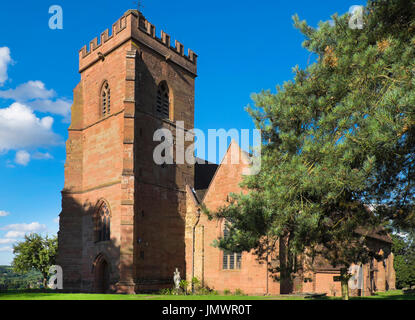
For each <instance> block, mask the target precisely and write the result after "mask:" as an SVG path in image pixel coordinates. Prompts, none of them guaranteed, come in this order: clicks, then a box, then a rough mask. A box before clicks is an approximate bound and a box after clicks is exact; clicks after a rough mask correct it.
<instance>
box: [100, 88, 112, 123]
mask: <svg viewBox="0 0 415 320" xmlns="http://www.w3.org/2000/svg"><path fill="white" fill-rule="evenodd" d="M110 113H111V90H110V86H109V84H108V82H107V81H105V82H104V84H103V85H102V89H101V115H102V116H103V117H105V116H107V115H109V114H110Z"/></svg>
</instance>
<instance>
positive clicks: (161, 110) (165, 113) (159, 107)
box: [156, 81, 170, 119]
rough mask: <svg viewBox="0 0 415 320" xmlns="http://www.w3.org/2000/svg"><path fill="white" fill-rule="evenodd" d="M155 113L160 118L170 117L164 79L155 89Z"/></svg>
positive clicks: (168, 94) (168, 97)
mask: <svg viewBox="0 0 415 320" xmlns="http://www.w3.org/2000/svg"><path fill="white" fill-rule="evenodd" d="M156 113H157V116H159V117H160V118H163V119H169V118H170V92H169V87H168V85H167V83H166V81H162V82H161V83H160V84H159V87H158V89H157V102H156Z"/></svg>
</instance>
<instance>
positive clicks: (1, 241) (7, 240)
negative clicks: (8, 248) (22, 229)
mask: <svg viewBox="0 0 415 320" xmlns="http://www.w3.org/2000/svg"><path fill="white" fill-rule="evenodd" d="M14 242H16V239H0V244H9V243H14Z"/></svg>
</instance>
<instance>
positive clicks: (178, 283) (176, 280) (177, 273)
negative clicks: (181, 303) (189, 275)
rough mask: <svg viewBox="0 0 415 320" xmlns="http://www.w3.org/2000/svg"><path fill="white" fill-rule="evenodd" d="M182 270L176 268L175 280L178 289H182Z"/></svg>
mask: <svg viewBox="0 0 415 320" xmlns="http://www.w3.org/2000/svg"><path fill="white" fill-rule="evenodd" d="M180 280H181V278H180V272H179V270H178V269H177V268H176V272H174V277H173V281H174V286H175V289H176V290H177V291H178V290H179V289H180Z"/></svg>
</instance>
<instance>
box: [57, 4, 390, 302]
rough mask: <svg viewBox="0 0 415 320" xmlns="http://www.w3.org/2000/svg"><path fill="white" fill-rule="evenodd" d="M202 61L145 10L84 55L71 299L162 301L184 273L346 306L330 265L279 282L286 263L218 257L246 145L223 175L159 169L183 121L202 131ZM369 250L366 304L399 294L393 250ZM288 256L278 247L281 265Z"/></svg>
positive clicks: (64, 261)
mask: <svg viewBox="0 0 415 320" xmlns="http://www.w3.org/2000/svg"><path fill="white" fill-rule="evenodd" d="M197 59H198V56H197V54H196V53H195V52H193V51H192V50H190V49H189V50H188V51H187V53H185V50H184V46H183V44H181V43H180V42H179V41H177V40H176V41H174V43H173V42H172V39H171V38H170V35H168V34H167V33H165V32H164V31H161V32H160V36H158V35H156V27H155V26H154V25H152V24H151V23H150V22H149V21H147V20H146V18H145V17H144V16H143V15H142V13H141V12H139V11H137V10H128V11H127V12H126V13H125V14H124V15H123V16H122V17H121V18H120V19H119V20H118V21H116V22H115V23H114V24H113V25H112V30H111V34H110V32H109V30H105V31H104V32H103V33H101V35H100V37H99V39H98V37H97V38H95V39H93V40H92V41H91V42H90V43H89V46H88V47H87V46H85V47H83V48H82V49H81V50H80V52H79V73H80V74H81V80H80V82H79V84H78V85H77V86H76V88H75V89H74V103H73V106H72V119H71V125H70V127H69V129H68V135H69V137H68V141H67V143H66V151H67V159H66V163H65V186H64V189H63V190H62V212H61V214H60V230H59V233H58V241H59V251H58V257H57V264H58V265H60V266H61V267H62V269H63V281H64V283H63V286H64V290H65V291H72V292H100V293H110V292H112V293H129V294H133V293H139V292H156V291H158V290H160V289H163V288H172V286H173V273H174V271H175V270H176V268H177V269H178V270H179V272H180V274H181V277H182V278H183V279H186V280H187V281H189V282H190V281H191V280H192V279H193V278H195V277H196V278H197V279H199V281H201V283H202V285H203V286H205V287H208V288H210V289H213V290H217V291H219V292H223V291H226V290H230V291H232V292H234V291H236V290H241V291H243V292H244V293H246V294H252V295H266V294H272V295H277V294H288V293H306V292H307V293H313V292H316V293H327V294H328V295H340V292H341V290H340V283H339V282H336V280H335V278H336V276H338V275H339V274H340V269H339V268H333V267H331V266H329V265H327V264H325V263H324V261H321V262H320V263H318V264H317V265H316V266H315V267H314V268H312V269H310V270H307V269H304V270H302V272H300V273H298V274H297V275H295V276H294V278H293V279H291V280H283V279H282V280H281V279H280V280H278V279H277V278H276V277H275V275H274V274H272V273H270V271H269V266H270V265H273V264H275V265H278V263H280V262H279V261H277V259H274V260H272V261H268V263H263V262H260V261H258V260H257V257H256V256H255V255H254V254H253V253H248V252H244V253H242V254H240V253H229V252H223V251H221V250H220V249H218V248H215V247H213V246H212V243H213V241H214V240H215V239H217V238H218V237H221V236H223V235H224V232H225V231H226V230H225V228H224V221H220V220H217V219H214V220H211V221H210V220H209V219H207V217H206V215H204V214H203V213H202V207H206V208H208V209H209V210H211V211H215V210H216V209H218V208H219V207H220V206H222V205H224V204H225V203H226V200H227V197H228V195H229V193H231V192H234V193H235V192H240V191H241V189H240V187H239V183H240V182H241V180H242V176H243V172H244V169H246V167H247V166H248V164H247V163H248V161H241V162H242V163H241V164H232V163H231V161H229V159H230V157H232V156H233V155H234V154H239V155H240V156H241V157H242V158H243V157H247V155H246V154H245V153H244V152H243V151H242V150H241V149H240V148H239V146H238V144H237V143H236V142H232V143H231V145H230V146H229V149H228V151H227V153H226V155H225V157H224V159H223V160H222V162H221V164H220V165H216V164H211V163H206V164H195V165H189V164H162V165H158V164H156V163H155V162H154V160H153V151H154V149H155V148H156V146H157V145H158V144H159V142H155V141H153V135H154V132H155V131H156V130H159V129H163V128H164V129H167V130H170V131H171V132H173V133H174V132H176V124H177V122H178V121H180V122H181V123H183V126H184V130H185V131H186V132H188V131H190V130H192V129H193V128H194V116H195V112H194V110H195V109H194V104H195V102H194V97H195V79H196V77H197ZM174 139H175V137H174ZM192 144H193V142H185V147H186V148H188V147H191V145H192ZM370 239H371V241H372V242H373V247H374V248H375V249H376V250H377V252H380V253H381V256H382V257H383V260H381V261H378V260H373V261H372V262H370V263H368V264H366V265H362V266H358V270H359V272H358V273H359V282H360V283H359V288H358V289H357V290H358V292H357V293H356V294H360V295H367V294H370V293H373V292H375V291H385V290H388V289H393V288H394V287H395V273H394V269H393V254H392V253H391V239H390V238H389V237H388V236H381V235H378V234H373V235H370ZM283 251H284V248H283V244H282V243H280V244H278V245H277V246H276V248H275V252H274V256H283V254H282V252H283Z"/></svg>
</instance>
